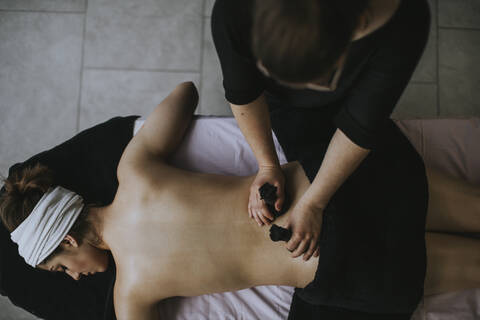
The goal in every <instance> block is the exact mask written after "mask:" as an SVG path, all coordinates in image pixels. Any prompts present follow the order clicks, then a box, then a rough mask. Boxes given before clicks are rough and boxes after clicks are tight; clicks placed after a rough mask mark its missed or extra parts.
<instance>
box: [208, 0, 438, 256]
mask: <svg viewBox="0 0 480 320" xmlns="http://www.w3.org/2000/svg"><path fill="white" fill-rule="evenodd" d="M211 24H212V25H211V27H212V34H213V40H214V43H215V47H216V50H217V53H218V57H219V60H220V64H221V67H222V73H223V85H224V89H225V97H226V99H227V100H228V101H229V103H230V105H231V108H232V112H233V114H234V116H235V118H236V120H237V122H238V125H239V127H240V129H241V131H242V133H243V135H244V136H245V138H246V140H247V141H248V143H249V145H250V147H251V149H252V151H253V153H254V154H255V157H256V159H257V162H258V166H259V170H258V173H257V176H256V179H255V180H254V182H253V184H252V186H251V189H250V198H249V203H248V212H249V215H250V217H252V218H253V219H255V220H256V221H257V223H258V224H259V225H263V224H269V223H270V221H271V220H273V215H272V214H271V213H270V212H269V211H268V209H267V208H266V206H265V205H264V204H263V202H262V200H261V199H260V195H259V192H258V189H259V187H260V186H261V185H263V184H264V183H265V182H269V183H270V184H273V185H274V186H276V187H277V195H278V200H277V202H276V204H275V206H276V209H277V210H280V209H281V207H282V205H283V204H284V201H285V198H284V194H285V192H284V185H285V181H284V180H285V179H284V176H283V174H282V171H281V169H280V165H279V161H278V158H277V155H276V152H275V148H274V144H273V140H272V135H271V130H272V124H271V119H270V114H269V112H270V113H272V112H273V111H274V110H277V111H278V110H287V111H286V113H285V112H284V114H291V115H295V119H296V120H295V121H291V122H289V119H288V116H287V117H283V118H282V120H279V124H276V123H273V126H274V130H275V132H276V133H277V136H279V140H280V143H281V144H282V146H283V147H284V149H286V150H285V152H286V154H287V158H289V159H288V160H289V161H293V160H296V159H295V157H297V156H299V155H301V151H298V150H301V148H300V149H299V148H298V146H296V143H298V144H299V145H300V144H302V143H304V142H302V141H289V139H288V137H289V136H290V137H296V136H295V134H296V132H297V131H298V130H300V129H302V126H303V124H302V120H301V119H302V114H304V117H303V119H304V120H305V125H311V123H312V121H313V122H315V121H317V120H318V126H320V122H321V123H326V122H325V121H328V123H331V124H332V127H334V128H335V130H334V131H332V132H331V134H328V133H325V134H323V133H322V130H323V129H322V128H323V127H325V130H327V129H326V128H328V126H323V125H322V127H319V128H318V133H319V134H318V137H313V139H314V140H315V139H317V140H321V139H322V138H323V137H324V136H327V137H328V141H327V142H326V143H327V145H328V149H327V153H326V155H325V157H324V158H323V161H322V159H318V160H319V161H322V163H321V165H320V166H319V167H320V169H319V170H318V172H316V173H315V176H314V180H313V183H312V185H311V186H310V188H309V189H308V191H307V192H306V193H305V194H304V196H303V197H302V198H301V200H300V202H299V203H297V204H296V205H295V207H294V211H293V214H292V216H291V219H290V221H289V225H288V227H289V228H290V229H291V230H292V233H293V236H292V238H291V240H290V241H289V242H288V244H287V249H288V250H290V251H292V256H293V257H298V256H301V255H303V259H304V260H308V259H310V257H311V256H312V255H314V254H315V255H316V256H317V255H318V240H319V234H320V229H321V228H320V226H321V219H322V212H323V210H324V209H325V207H326V205H327V204H328V202H329V200H330V198H331V197H332V196H333V194H334V193H335V192H336V191H337V189H338V188H339V187H340V186H341V185H342V184H343V183H344V181H345V180H346V179H347V178H348V177H349V176H350V175H351V174H352V173H353V172H354V171H355V170H356V168H357V167H358V166H359V165H360V163H361V162H362V161H363V159H365V157H367V155H368V154H369V152H370V151H371V150H372V149H374V148H375V143H376V140H377V139H378V138H379V136H380V133H381V129H382V126H383V125H384V124H385V123H386V121H387V120H388V119H389V117H390V114H391V113H392V111H393V108H394V107H395V105H396V103H397V101H398V100H399V98H400V96H401V94H402V92H403V91H404V89H405V87H406V85H407V84H408V81H409V79H410V78H411V76H412V73H413V71H414V69H415V67H416V65H417V63H418V60H419V59H420V57H421V54H422V52H423V50H424V48H425V44H426V41H427V38H428V32H429V26H430V13H429V8H428V4H427V2H426V0H295V1H292V0H257V1H255V0H217V1H216V3H215V6H214V8H213V13H212V18H211ZM313 109H315V110H314V113H312V110H313ZM288 112H290V113H288ZM312 114H314V115H315V117H316V119H312V116H311V115H312ZM298 119H300V121H298ZM282 136H284V137H287V138H284V139H282ZM292 139H293V138H292ZM292 139H290V140H292ZM282 140H283V143H282ZM320 142H321V141H319V143H320ZM285 144H286V145H285Z"/></svg>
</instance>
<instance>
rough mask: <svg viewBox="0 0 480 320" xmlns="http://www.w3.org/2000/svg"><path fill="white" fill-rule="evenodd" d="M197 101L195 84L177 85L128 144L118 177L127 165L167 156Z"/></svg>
mask: <svg viewBox="0 0 480 320" xmlns="http://www.w3.org/2000/svg"><path fill="white" fill-rule="evenodd" d="M197 102H198V93H197V89H196V88H195V85H194V84H193V83H192V82H184V83H181V84H179V85H178V86H177V87H176V88H175V89H174V90H173V91H172V92H171V93H170V94H169V95H168V97H166V98H165V99H164V100H163V101H162V102H161V103H160V104H159V105H158V106H157V107H156V108H155V110H154V111H153V112H152V113H151V114H150V116H148V118H147V120H146V121H145V123H144V125H143V127H142V128H141V129H140V130H139V131H138V133H137V134H136V135H135V136H134V137H133V139H132V140H131V141H130V143H129V144H128V146H127V148H126V149H125V151H124V153H123V155H122V158H121V159H120V163H119V165H118V170H117V176H118V178H119V180H120V179H121V177H122V176H123V173H125V172H128V170H127V169H128V168H132V167H136V166H139V167H142V168H144V164H145V163H146V162H151V161H152V160H154V161H156V162H158V161H161V160H165V159H166V158H168V156H169V155H171V154H172V152H173V151H174V150H175V148H176V147H177V146H178V145H179V144H180V142H181V141H182V139H183V136H184V134H185V132H186V129H187V128H188V126H189V125H190V122H191V120H192V115H193V112H194V111H195V108H196V106H197Z"/></svg>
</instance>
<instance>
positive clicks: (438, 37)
mask: <svg viewBox="0 0 480 320" xmlns="http://www.w3.org/2000/svg"><path fill="white" fill-rule="evenodd" d="M436 2H437V3H436V10H435V11H436V12H435V14H436V21H437V26H436V28H437V39H436V40H437V48H436V49H437V117H439V116H440V67H439V66H440V41H439V40H440V27H439V25H440V23H439V18H440V17H439V14H438V13H439V6H440V4H439V2H440V1H438V0H437V1H436Z"/></svg>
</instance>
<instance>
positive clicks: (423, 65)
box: [412, 0, 438, 82]
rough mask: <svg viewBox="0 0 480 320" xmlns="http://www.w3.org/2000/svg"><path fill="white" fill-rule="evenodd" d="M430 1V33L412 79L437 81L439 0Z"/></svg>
mask: <svg viewBox="0 0 480 320" xmlns="http://www.w3.org/2000/svg"><path fill="white" fill-rule="evenodd" d="M428 3H429V5H430V13H431V22H430V34H429V36H428V42H427V45H426V47H425V51H424V52H423V55H422V58H421V59H420V61H419V63H418V66H417V68H416V69H415V72H414V73H413V76H412V81H420V82H436V81H437V59H438V57H437V45H438V44H437V32H438V31H437V0H428Z"/></svg>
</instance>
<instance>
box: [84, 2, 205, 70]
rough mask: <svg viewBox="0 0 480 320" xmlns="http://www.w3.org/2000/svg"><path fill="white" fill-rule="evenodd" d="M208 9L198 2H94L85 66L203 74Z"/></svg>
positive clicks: (88, 19)
mask: <svg viewBox="0 0 480 320" xmlns="http://www.w3.org/2000/svg"><path fill="white" fill-rule="evenodd" d="M202 9H203V6H202V1H198V0H195V1H192V0H175V1H170V0H158V1H151V0H129V1H116V0H96V1H90V2H89V4H88V9H87V27H86V39H85V66H87V67H108V68H136V69H155V70H158V69H162V70H184V71H192V70H193V71H198V70H199V68H200V51H201V49H200V47H201V39H202V15H203V12H202Z"/></svg>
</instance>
